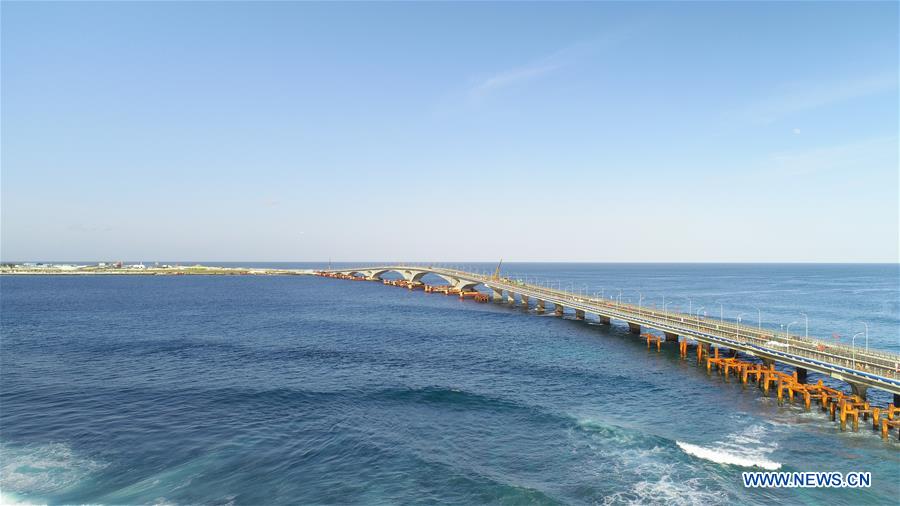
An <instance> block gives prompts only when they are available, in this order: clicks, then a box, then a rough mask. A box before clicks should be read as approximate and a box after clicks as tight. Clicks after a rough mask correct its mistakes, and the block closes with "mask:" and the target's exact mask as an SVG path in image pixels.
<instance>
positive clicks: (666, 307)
mask: <svg viewBox="0 0 900 506" xmlns="http://www.w3.org/2000/svg"><path fill="white" fill-rule="evenodd" d="M665 300H666V298H665V297H663V301H665ZM673 302H675V301H672V300H670V301H669V302H666V303H665V304H663V311H665V312H666V321H669V304H671V303H673Z"/></svg>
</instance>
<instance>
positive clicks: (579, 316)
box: [575, 309, 584, 320]
mask: <svg viewBox="0 0 900 506" xmlns="http://www.w3.org/2000/svg"><path fill="white" fill-rule="evenodd" d="M575 319H576V320H584V311H582V310H580V309H576V310H575Z"/></svg>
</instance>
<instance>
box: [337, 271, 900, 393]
mask: <svg viewBox="0 0 900 506" xmlns="http://www.w3.org/2000/svg"><path fill="white" fill-rule="evenodd" d="M383 270H391V271H400V272H403V271H413V272H429V273H434V274H438V275H443V276H446V277H450V278H453V279H458V280H460V281H464V282H472V283H480V284H483V285H485V286H487V287H488V288H490V289H493V290H506V291H507V292H510V293H515V294H519V295H520V296H521V295H525V296H527V297H529V298H531V299H537V300H542V301H544V302H545V303H548V302H549V303H553V304H558V305H560V306H563V307H566V308H570V309H575V310H580V311H584V312H585V313H592V314H596V315H600V316H603V317H608V318H612V319H617V320H622V321H625V322H628V323H631V324H635V325H640V326H644V327H650V328H653V329H656V330H659V331H662V332H669V333H672V334H677V335H680V336H683V337H685V338H690V339H693V340H696V341H700V342H703V343H709V344H715V345H718V346H723V347H727V348H729V349H734V350H738V351H741V352H744V353H748V354H751V355H755V356H757V357H760V358H765V359H771V360H774V361H777V362H781V363H785V364H789V365H792V366H795V367H803V368H806V369H808V370H812V371H817V372H820V373H824V374H828V375H830V376H832V377H834V378H836V379H841V380H844V381H847V382H849V383H851V384H857V385H865V386H871V387H875V388H880V389H884V390H887V391H889V392H892V393H894V394H898V395H900V354H897V353H891V352H887V351H880V350H864V349H860V348H857V347H851V346H844V345H836V344H831V343H826V342H823V341H819V340H815V339H807V338H804V337H802V336H796V335H787V334H785V333H782V332H776V331H775V330H772V329H767V328H764V327H761V326H750V325H744V324H738V323H737V322H734V323H732V322H728V321H723V320H719V319H714V318H705V317H699V316H696V315H691V314H687V313H681V312H673V311H660V310H659V309H656V308H648V307H645V306H642V305H634V304H629V303H621V302H616V301H610V300H606V299H601V298H594V297H587V296H583V295H578V294H573V293H571V292H568V291H565V290H555V289H552V288H547V287H544V286H537V285H534V284H528V283H524V282H522V281H521V280H513V279H509V278H499V279H495V278H492V277H490V276H485V275H482V274H477V273H472V272H466V271H460V270H456V269H446V268H437V267H421V266H405V265H394V266H379V267H366V268H360V269H350V270H348V269H334V270H332V271H330V272H341V273H348V272H360V271H383Z"/></svg>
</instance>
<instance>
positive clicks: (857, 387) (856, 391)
mask: <svg viewBox="0 0 900 506" xmlns="http://www.w3.org/2000/svg"><path fill="white" fill-rule="evenodd" d="M868 389H869V387H868V385H861V384H859V383H850V392H851V393H853V395H858V396H859V398H860V399H862V400H866V391H867V390H868Z"/></svg>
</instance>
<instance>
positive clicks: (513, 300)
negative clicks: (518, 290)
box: [506, 290, 516, 306]
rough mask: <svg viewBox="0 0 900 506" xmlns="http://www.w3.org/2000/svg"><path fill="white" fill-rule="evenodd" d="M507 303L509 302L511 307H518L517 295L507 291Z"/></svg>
mask: <svg viewBox="0 0 900 506" xmlns="http://www.w3.org/2000/svg"><path fill="white" fill-rule="evenodd" d="M506 302H508V303H509V305H510V306H515V305H516V294H514V293H512V292H510V291H508V290H507V292H506Z"/></svg>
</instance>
